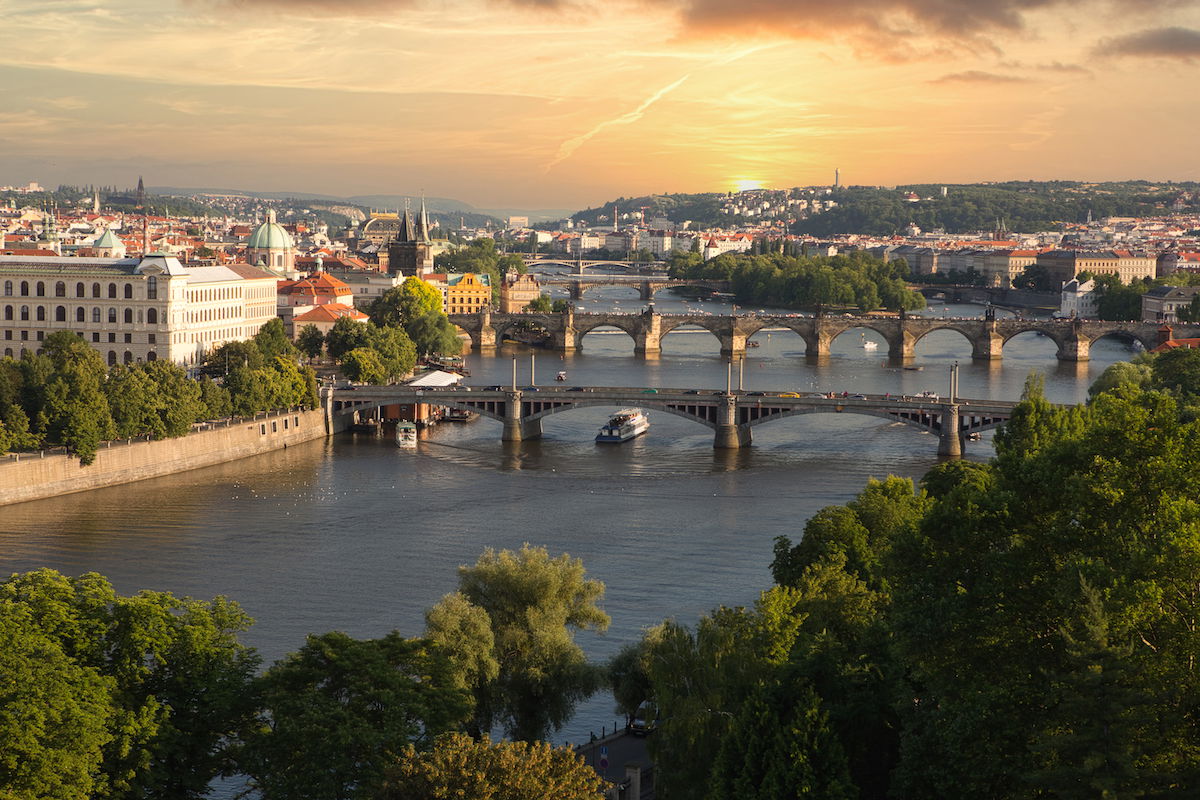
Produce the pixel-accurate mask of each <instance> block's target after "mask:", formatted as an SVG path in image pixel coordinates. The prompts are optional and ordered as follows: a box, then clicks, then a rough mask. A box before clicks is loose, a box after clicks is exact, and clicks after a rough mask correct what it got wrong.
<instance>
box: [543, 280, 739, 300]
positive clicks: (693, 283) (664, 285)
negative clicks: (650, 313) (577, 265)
mask: <svg viewBox="0 0 1200 800" xmlns="http://www.w3.org/2000/svg"><path fill="white" fill-rule="evenodd" d="M537 281H538V283H539V284H540V285H542V286H559V287H566V289H567V292H568V294H569V295H570V297H571V299H572V300H582V299H583V293H584V292H585V291H587V290H588V289H593V288H596V287H600V286H627V287H629V288H633V289H637V290H638V297H639V298H640V299H641V300H652V299H654V293H655V292H657V291H659V290H660V289H682V288H688V289H701V290H703V291H704V292H705V293H710V292H727V291H729V281H715V280H706V279H703V278H701V279H695V280H689V279H685V278H668V277H667V276H665V275H661V276H657V277H644V278H642V277H632V276H624V275H605V276H602V277H599V276H594V275H589V276H580V275H564V276H561V277H559V276H554V275H547V274H541V275H538V276H537Z"/></svg>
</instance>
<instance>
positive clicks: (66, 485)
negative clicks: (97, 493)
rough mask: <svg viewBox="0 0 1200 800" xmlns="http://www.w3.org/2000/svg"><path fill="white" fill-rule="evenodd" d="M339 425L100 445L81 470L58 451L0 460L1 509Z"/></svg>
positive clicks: (220, 431)
mask: <svg viewBox="0 0 1200 800" xmlns="http://www.w3.org/2000/svg"><path fill="white" fill-rule="evenodd" d="M338 422H339V420H335V419H334V418H332V417H330V416H328V415H327V413H326V410H325V409H323V408H320V409H317V410H315V411H289V412H286V413H284V412H279V413H273V414H260V415H259V416H258V417H256V418H255V419H238V420H226V421H222V422H217V423H206V424H205V425H203V426H198V429H197V430H195V431H193V432H192V433H190V434H188V435H187V436H181V437H179V438H178V439H162V440H159V441H149V442H148V441H144V440H133V441H132V442H126V441H125V440H122V441H119V442H110V443H108V444H107V445H103V444H102V445H101V446H100V449H99V450H98V451H97V452H96V460H95V462H93V463H92V464H90V465H89V466H86V467H83V466H80V464H79V459H78V458H75V457H74V456H69V455H66V454H64V453H62V452H61V451H60V452H54V453H45V454H44V455H42V454H38V453H21V454H12V455H8V456H2V457H0V505H8V504H10V503H21V502H24V501H26V500H40V499H42V498H45V497H55V496H57V495H61V494H70V493H72V492H83V491H87V490H88V489H99V488H101V487H104V486H116V485H118V484H122V483H132V482H134V481H140V480H145V479H147V478H158V477H160V476H163V475H172V474H174V473H177V472H185V471H187V470H191V469H199V468H200V467H209V466H212V465H214V464H221V463H224V462H226V461H234V460H236V459H239V458H246V457H247V456H255V455H259V454H260V453H269V452H271V451H272V450H281V449H283V448H285V447H287V446H288V445H292V444H299V443H300V442H307V441H310V440H312V439H319V438H321V437H324V436H327V435H329V434H330V433H333V432H335V427H334V426H335V425H337V423H338Z"/></svg>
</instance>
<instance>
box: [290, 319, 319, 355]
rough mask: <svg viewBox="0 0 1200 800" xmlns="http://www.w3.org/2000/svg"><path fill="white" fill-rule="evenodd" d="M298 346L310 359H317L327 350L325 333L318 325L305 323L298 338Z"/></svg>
mask: <svg viewBox="0 0 1200 800" xmlns="http://www.w3.org/2000/svg"><path fill="white" fill-rule="evenodd" d="M296 348H297V349H298V350H299V351H300V352H301V353H303V354H304V355H305V356H307V357H308V358H309V359H317V358H320V357H321V354H322V353H324V352H325V334H323V333H321V330H320V328H318V327H317V326H316V325H305V326H304V327H303V328H301V329H300V336H299V337H297V338H296Z"/></svg>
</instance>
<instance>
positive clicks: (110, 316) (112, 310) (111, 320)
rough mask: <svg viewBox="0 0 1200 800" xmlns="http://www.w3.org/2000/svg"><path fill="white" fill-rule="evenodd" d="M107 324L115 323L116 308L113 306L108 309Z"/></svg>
mask: <svg viewBox="0 0 1200 800" xmlns="http://www.w3.org/2000/svg"><path fill="white" fill-rule="evenodd" d="M108 324H109V325H116V324H117V310H116V309H115V308H110V309H109V310H108Z"/></svg>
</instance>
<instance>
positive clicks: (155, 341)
mask: <svg viewBox="0 0 1200 800" xmlns="http://www.w3.org/2000/svg"><path fill="white" fill-rule="evenodd" d="M146 341H147V342H149V343H150V344H158V337H157V336H155V335H154V334H153V333H151V334H149V335H148V336H147V338H146Z"/></svg>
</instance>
